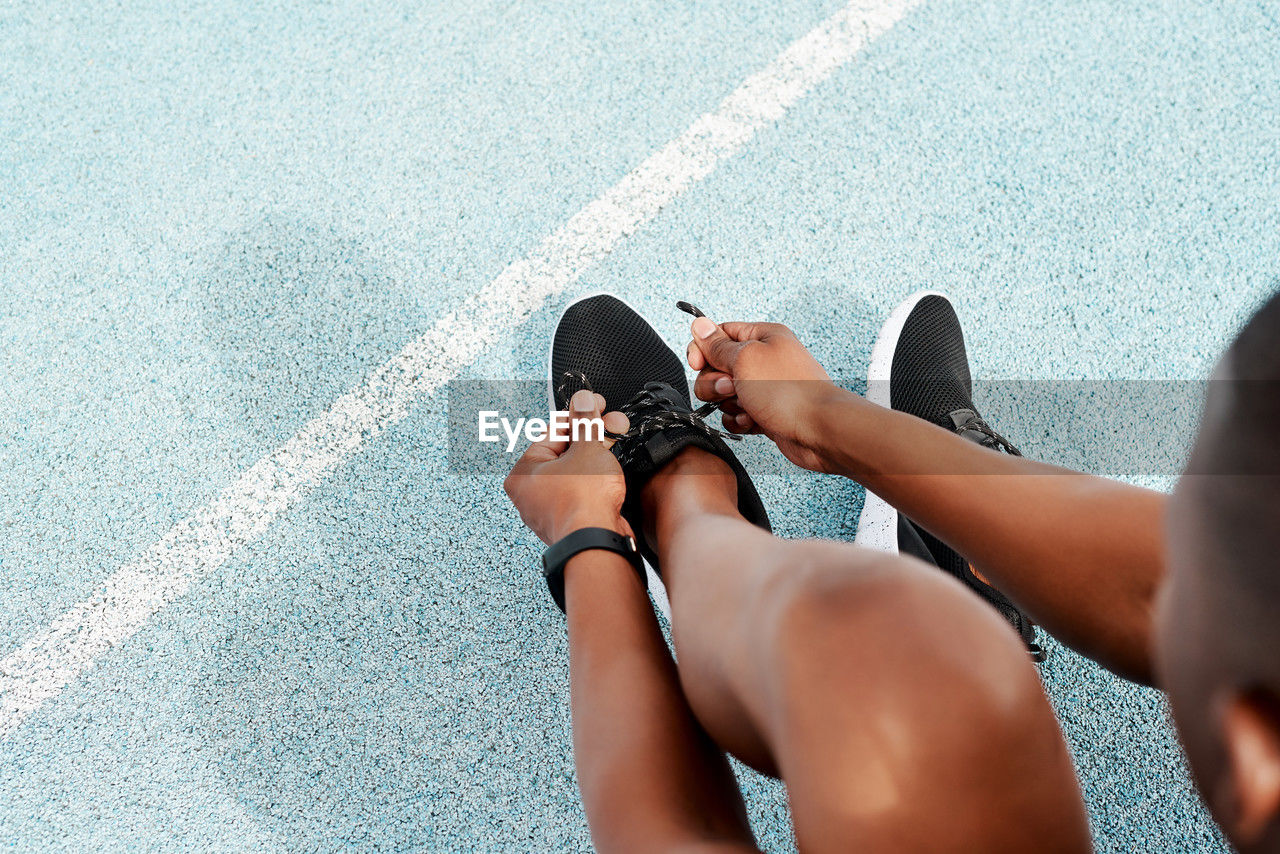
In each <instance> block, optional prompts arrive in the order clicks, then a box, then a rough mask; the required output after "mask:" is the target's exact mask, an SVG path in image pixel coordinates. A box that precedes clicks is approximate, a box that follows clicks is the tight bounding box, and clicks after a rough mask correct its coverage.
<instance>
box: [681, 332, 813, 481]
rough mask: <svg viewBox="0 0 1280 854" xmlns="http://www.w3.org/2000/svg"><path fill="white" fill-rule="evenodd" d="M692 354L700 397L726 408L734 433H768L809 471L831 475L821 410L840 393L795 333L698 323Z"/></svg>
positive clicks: (727, 424) (726, 420) (727, 421)
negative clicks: (819, 431)
mask: <svg viewBox="0 0 1280 854" xmlns="http://www.w3.org/2000/svg"><path fill="white" fill-rule="evenodd" d="M692 332H693V341H692V342H691V343H690V344H689V347H688V351H687V355H688V359H689V366H690V367H691V368H693V369H694V370H695V371H698V372H699V373H698V378H697V380H696V381H695V382H694V386H693V391H694V394H695V395H696V396H697V397H698V398H699V399H701V400H706V401H719V402H720V408H721V410H722V411H723V413H724V418H723V420H724V426H725V429H726V430H730V431H732V432H735V433H764V434H765V435H766V436H768V437H769V438H770V439H772V440H773V441H774V443H775V444H776V445H777V446H778V449H779V450H780V451H782V453H783V455H784V456H785V457H786V458H787V459H789V460H791V462H793V463H795V464H796V465H798V466H801V467H802V468H806V469H810V470H811V471H826V470H827V469H826V467H825V464H824V462H823V459H822V456H821V455H820V454H819V453H818V448H819V447H820V441H819V440H820V439H821V437H820V436H817V435H816V419H815V418H814V417H813V413H814V411H815V407H817V406H821V405H822V403H823V401H824V400H825V399H828V397H829V396H830V395H831V394H833V393H837V392H838V390H837V388H836V385H835V384H834V383H833V382H831V377H829V376H828V375H827V372H826V371H824V370H823V369H822V365H820V364H818V361H817V360H816V359H814V358H813V356H811V355H810V354H809V351H808V350H806V349H805V347H804V345H803V344H801V343H800V341H799V339H798V338H796V336H795V333H793V332H792V331H791V330H790V329H788V328H787V327H785V326H783V325H782V324H780V323H742V322H737V321H731V322H729V323H724V324H721V325H719V326H717V325H716V324H715V323H714V322H713V321H712V320H711V319H710V318H706V317H699V318H697V319H695V320H694V321H693V327H692Z"/></svg>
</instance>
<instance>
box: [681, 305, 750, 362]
mask: <svg viewBox="0 0 1280 854" xmlns="http://www.w3.org/2000/svg"><path fill="white" fill-rule="evenodd" d="M690 329H691V330H692V332H693V343H694V344H697V345H698V349H699V350H701V351H702V355H703V356H704V357H706V360H707V362H708V363H709V364H711V365H713V366H714V367H716V368H717V369H719V370H721V371H724V372H725V373H728V374H732V373H733V366H734V363H735V362H736V361H737V359H738V353H739V352H741V350H742V348H743V347H745V346H746V344H745V342H741V341H735V340H734V339H732V338H730V337H729V336H728V335H726V334H725V333H724V331H723V330H722V329H721V328H720V327H719V326H716V325H715V323H714V322H712V320H711V318H709V317H698V318H694V321H693V324H692V326H690Z"/></svg>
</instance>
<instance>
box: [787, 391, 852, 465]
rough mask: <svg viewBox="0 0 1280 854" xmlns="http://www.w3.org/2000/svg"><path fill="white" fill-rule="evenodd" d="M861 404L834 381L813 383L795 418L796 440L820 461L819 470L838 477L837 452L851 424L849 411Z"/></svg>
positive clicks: (839, 451) (838, 459) (839, 453)
mask: <svg viewBox="0 0 1280 854" xmlns="http://www.w3.org/2000/svg"><path fill="white" fill-rule="evenodd" d="M859 402H862V403H865V401H864V400H863V399H862V398H860V397H859V396H858V395H856V394H854V393H853V392H851V391H848V390H846V389H843V388H841V387H840V386H838V385H836V384H835V383H834V382H824V383H813V384H811V385H810V386H809V390H808V392H807V393H806V394H805V395H804V398H803V403H802V404H801V407H800V409H799V412H798V413H797V415H798V416H799V417H798V418H797V424H798V428H799V429H798V430H797V435H796V441H797V442H798V443H799V444H800V445H801V446H803V447H804V448H806V449H807V450H809V451H810V452H812V453H813V454H814V455H815V456H817V457H818V459H819V460H821V461H822V470H823V471H826V472H829V473H832V474H842V473H843V469H842V463H841V457H842V456H843V455H842V453H841V449H842V448H843V447H844V446H845V445H846V444H847V443H846V440H845V436H844V434H845V433H847V431H848V429H849V425H850V423H851V422H852V420H853V419H852V418H851V417H850V413H849V408H850V407H851V406H856V405H857V404H858V403H859Z"/></svg>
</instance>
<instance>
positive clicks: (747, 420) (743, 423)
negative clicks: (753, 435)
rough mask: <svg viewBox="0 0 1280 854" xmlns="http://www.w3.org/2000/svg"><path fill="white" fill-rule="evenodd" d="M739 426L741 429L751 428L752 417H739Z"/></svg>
mask: <svg viewBox="0 0 1280 854" xmlns="http://www.w3.org/2000/svg"><path fill="white" fill-rule="evenodd" d="M738 426H739V427H750V426H751V416H750V415H739V416H738Z"/></svg>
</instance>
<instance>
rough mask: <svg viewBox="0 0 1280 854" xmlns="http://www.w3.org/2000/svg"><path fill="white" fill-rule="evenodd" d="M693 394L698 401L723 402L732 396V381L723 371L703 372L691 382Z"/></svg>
mask: <svg viewBox="0 0 1280 854" xmlns="http://www.w3.org/2000/svg"><path fill="white" fill-rule="evenodd" d="M693 393H694V395H695V396H696V397H697V398H698V400H724V399H725V398H726V397H732V396H733V394H734V390H733V379H732V378H731V377H730V376H729V375H728V374H726V373H725V372H723V371H717V370H715V369H712V370H706V371H703V372H702V373H700V374H698V376H697V378H695V379H694V381H693Z"/></svg>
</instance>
